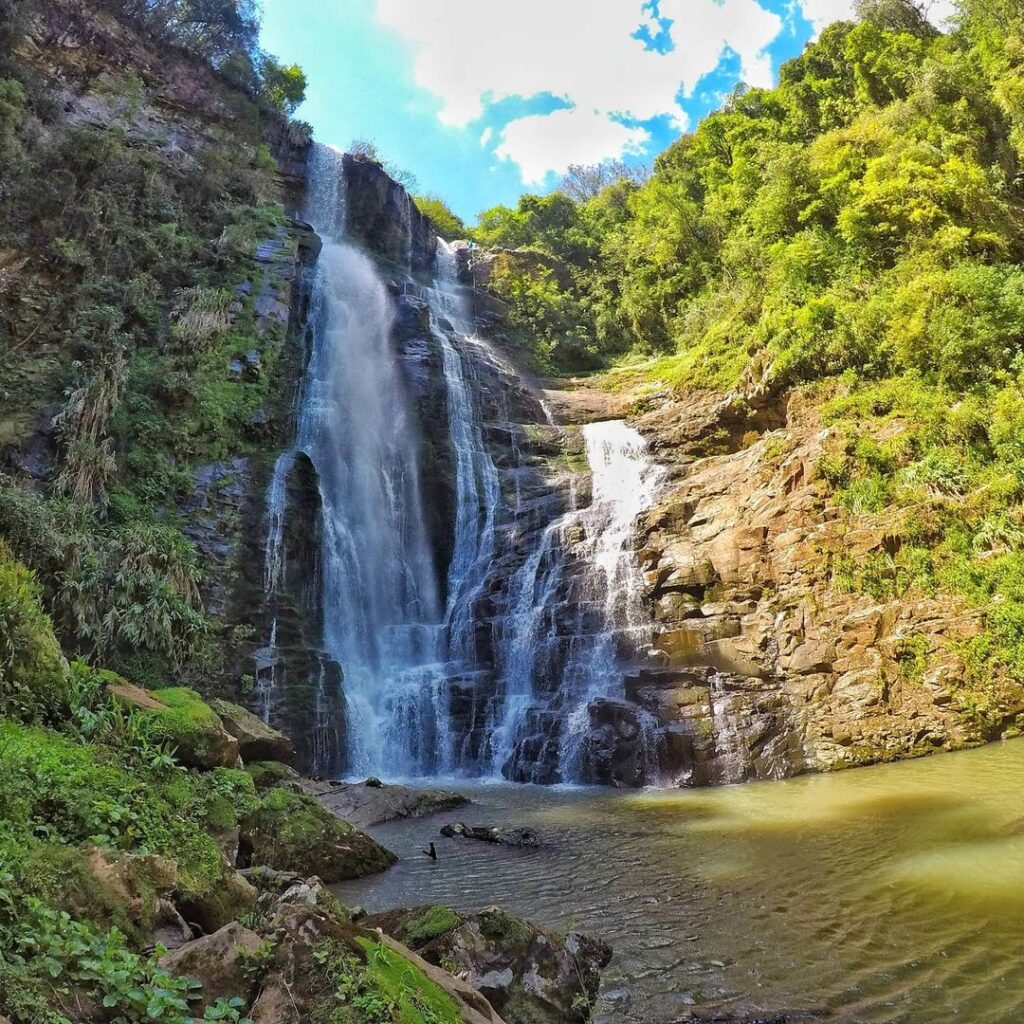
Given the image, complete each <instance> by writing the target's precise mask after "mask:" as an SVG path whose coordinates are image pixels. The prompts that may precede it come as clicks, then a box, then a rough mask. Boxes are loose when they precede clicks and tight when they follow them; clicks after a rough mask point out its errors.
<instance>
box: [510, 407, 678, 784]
mask: <svg viewBox="0 0 1024 1024" xmlns="http://www.w3.org/2000/svg"><path fill="white" fill-rule="evenodd" d="M582 432H583V436H584V439H585V442H586V451H587V461H588V464H589V466H590V470H591V473H592V481H593V483H592V496H591V501H590V504H589V505H587V506H585V507H583V508H577V507H575V501H573V502H572V503H571V505H570V509H569V510H568V511H567V512H566V513H565V514H564V515H562V516H561V517H560V518H559V519H556V520H555V521H554V522H552V523H550V524H549V525H548V527H547V528H546V529H545V530H544V532H543V534H542V536H541V540H540V542H539V544H538V545H537V547H536V548H535V550H534V551H533V552H532V553H531V555H530V556H529V557H528V558H527V559H526V561H525V562H524V563H523V565H522V566H521V568H520V569H519V571H518V572H517V573H516V575H515V576H514V578H513V579H512V582H511V586H510V588H509V594H510V596H509V610H508V614H507V617H506V622H505V629H504V634H503V637H502V642H501V645H500V654H501V671H502V684H503V685H502V690H503V699H502V702H501V705H500V707H499V708H498V712H497V714H496V716H495V720H494V721H493V722H492V726H491V730H490V732H491V736H492V745H491V761H492V766H493V769H494V771H495V773H498V772H500V773H502V774H505V775H511V776H512V777H517V778H521V779H524V780H527V781H541V780H540V779H538V776H537V775H536V772H537V771H538V769H539V770H541V771H544V770H545V768H544V766H545V765H546V764H548V765H549V764H550V761H551V758H547V757H545V756H544V750H543V749H542V750H541V751H539V752H538V750H537V749H532V750H528V751H527V750H524V747H525V746H527V745H529V743H530V740H531V737H530V735H529V724H530V722H531V720H536V719H538V718H541V717H543V716H547V717H549V718H550V719H552V720H553V722H554V723H555V724H553V725H552V726H551V727H549V729H548V734H547V738H546V741H545V746H550V745H551V744H552V743H557V744H558V754H557V766H558V767H557V772H556V773H554V774H552V775H549V776H545V777H544V779H543V781H553V780H560V781H564V782H580V781H588V775H589V774H590V773H589V769H588V764H587V750H586V740H587V736H588V734H589V732H590V727H591V707H592V704H593V703H594V702H595V701H597V700H601V699H605V700H607V699H621V698H622V697H623V696H624V694H623V683H622V680H623V667H624V663H626V662H628V660H629V657H630V655H631V654H633V653H635V652H636V651H637V650H638V649H639V648H640V647H641V646H643V645H644V644H645V643H646V642H649V640H650V629H649V625H648V623H647V621H646V617H645V615H644V613H643V609H642V606H641V600H640V598H641V588H642V578H641V575H640V571H639V567H638V566H637V564H636V561H635V559H634V557H633V553H632V550H631V544H630V541H631V537H632V529H633V525H634V523H635V522H636V519H637V517H638V516H640V515H641V514H642V513H643V512H644V511H645V510H646V509H647V508H649V507H650V505H651V504H652V502H653V500H654V496H655V493H656V491H657V488H658V486H659V485H660V482H661V479H662V475H663V474H662V471H661V469H660V468H659V467H658V466H656V465H655V464H653V463H652V462H651V460H650V458H649V456H648V453H647V446H646V444H645V442H644V440H643V438H642V437H641V436H640V435H639V434H638V433H637V432H636V431H635V430H634V429H633V428H632V427H629V426H628V425H627V424H625V423H623V422H621V421H609V422H602V423H593V424H589V425H587V426H585V427H583V430H582ZM572 572H575V573H576V579H575V580H574V581H569V580H567V575H568V574H569V573H572ZM566 591H569V592H572V591H575V597H576V598H577V600H576V601H575V602H574V604H575V609H574V615H573V617H572V621H571V627H572V628H571V629H569V630H568V631H567V630H566V628H565V624H564V623H562V622H560V621H559V620H558V618H557V617H556V616H555V615H554V614H552V606H553V604H554V598H555V595H556V594H558V593H559V592H566ZM538 681H544V683H545V685H544V688H543V690H538V687H537V682H538ZM636 713H637V715H638V717H640V719H641V729H642V732H643V736H642V738H641V747H642V748H646V749H642V750H641V753H640V758H641V760H642V761H644V762H645V769H646V770H647V771H648V773H649V772H651V771H653V770H654V769H655V768H656V762H657V755H656V751H655V750H654V749H653V747H654V745H655V743H656V740H655V739H654V730H653V729H652V728H648V726H651V725H653V723H651V722H648V721H647V720H646V719H647V717H649V716H645V714H644V713H642V712H640V710H639V709H637V712H636ZM534 739H535V738H534ZM535 746H536V743H535V742H534V747H535ZM523 755H525V756H523Z"/></svg>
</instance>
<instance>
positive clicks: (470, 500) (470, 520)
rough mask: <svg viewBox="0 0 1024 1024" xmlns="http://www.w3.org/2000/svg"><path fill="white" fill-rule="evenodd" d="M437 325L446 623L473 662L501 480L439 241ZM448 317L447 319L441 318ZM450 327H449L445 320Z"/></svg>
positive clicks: (447, 255) (450, 266)
mask: <svg viewBox="0 0 1024 1024" xmlns="http://www.w3.org/2000/svg"><path fill="white" fill-rule="evenodd" d="M428 296H429V302H430V306H431V311H432V312H433V314H434V315H433V317H432V330H433V334H434V337H435V339H436V340H437V341H438V343H439V344H440V346H441V354H442V359H443V364H444V380H445V392H446V397H447V403H446V404H447V411H448V435H449V443H450V445H451V448H452V451H453V453H454V455H455V532H454V543H453V545H452V559H451V563H450V564H449V567H448V595H447V602H446V611H445V625H446V627H447V634H448V654H449V657H452V658H459V659H463V660H465V661H468V662H472V661H474V659H475V654H474V650H473V633H474V629H475V615H474V610H475V606H476V598H477V596H478V595H479V593H480V592H481V589H482V587H483V586H484V584H485V582H486V579H487V572H488V570H489V568H490V565H491V561H492V559H493V558H494V554H495V522H496V518H497V513H498V506H499V504H500V502H501V484H500V482H499V480H498V471H497V469H496V468H495V465H494V461H493V459H492V458H491V456H490V454H489V453H488V451H487V447H486V445H485V444H484V438H483V431H482V429H481V423H480V415H479V413H478V411H477V409H476V404H475V402H474V397H473V394H472V391H471V388H470V384H471V380H470V379H469V378H468V376H467V366H468V365H471V364H469V363H468V361H467V360H465V359H463V356H462V354H461V353H460V352H459V350H458V349H457V348H456V347H455V344H454V342H453V341H452V338H454V337H455V336H459V337H460V340H462V342H463V343H472V342H473V340H474V339H473V337H472V334H471V331H470V330H469V328H468V326H467V316H466V313H465V305H464V298H463V295H462V293H461V289H460V288H459V285H458V281H457V277H456V268H455V257H454V254H453V253H452V251H451V249H450V248H449V247H448V245H447V244H446V243H445V242H443V241H441V242H440V243H439V249H438V256H437V270H436V274H435V284H434V287H433V288H432V289H430V290H429V292H428ZM440 321H444V323H442V322H440ZM446 324H447V325H450V326H451V327H452V330H451V331H446V330H445V329H444V327H445V325H446Z"/></svg>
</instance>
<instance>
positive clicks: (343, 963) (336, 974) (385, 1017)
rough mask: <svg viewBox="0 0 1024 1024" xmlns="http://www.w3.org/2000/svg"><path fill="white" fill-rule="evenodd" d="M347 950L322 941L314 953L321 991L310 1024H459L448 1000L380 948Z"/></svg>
mask: <svg viewBox="0 0 1024 1024" xmlns="http://www.w3.org/2000/svg"><path fill="white" fill-rule="evenodd" d="M357 943H358V945H357V946H355V947H350V946H348V945H346V944H344V943H342V942H338V941H335V940H327V941H324V942H321V943H320V944H319V945H317V946H316V947H315V948H314V950H313V960H314V963H315V964H316V966H317V968H318V975H319V977H320V979H321V982H320V986H321V988H323V989H324V991H323V994H322V996H321V998H320V999H319V1000H318V1003H317V1005H316V1006H315V1007H314V1010H313V1013H312V1019H313V1022H314V1024H458V1022H459V1021H460V1020H461V1019H462V1015H461V1014H460V1012H459V1008H458V1006H457V1005H456V1004H455V1001H454V1000H453V999H452V997H451V996H449V995H448V993H446V992H445V991H444V990H443V989H442V988H441V987H440V986H439V985H437V984H435V983H434V982H432V981H431V980H430V979H429V978H427V976H426V975H425V974H424V973H423V972H422V971H421V970H420V969H419V968H418V967H416V966H415V965H414V964H412V963H411V962H410V961H408V960H406V959H405V958H404V957H402V956H400V955H399V954H398V953H396V952H394V951H393V950H392V949H390V948H389V947H388V946H386V945H385V944H384V943H376V942H373V941H371V940H369V939H364V938H360V939H358V940H357Z"/></svg>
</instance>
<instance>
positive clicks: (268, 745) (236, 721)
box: [210, 700, 295, 763]
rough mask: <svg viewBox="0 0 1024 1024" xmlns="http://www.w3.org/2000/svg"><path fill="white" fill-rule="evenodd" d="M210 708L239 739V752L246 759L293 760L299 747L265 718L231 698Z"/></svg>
mask: <svg viewBox="0 0 1024 1024" xmlns="http://www.w3.org/2000/svg"><path fill="white" fill-rule="evenodd" d="M210 707H211V708H213V710H214V711H215V712H216V713H217V715H218V716H219V717H220V720H221V724H222V725H223V726H224V728H225V729H226V730H227V732H229V733H230V734H231V735H232V736H234V737H235V739H236V740H238V753H239V754H240V755H241V758H242V760H243V761H245V762H249V761H280V762H285V763H287V762H290V761H291V760H292V758H293V757H294V756H295V747H294V746H293V745H292V741H291V740H290V739H288V737H287V736H285V735H284V733H280V732H278V731H277V730H276V729H271V728H270V726H269V725H267V724H266V722H264V721H263V719H261V718H259V717H258V716H257V715H254V714H253V713H252V712H251V711H249V710H248V709H247V708H243V707H242V706H241V705H239V704H232V703H231V702H230V701H227V700H212V701H210Z"/></svg>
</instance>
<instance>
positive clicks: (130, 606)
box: [0, 474, 206, 665]
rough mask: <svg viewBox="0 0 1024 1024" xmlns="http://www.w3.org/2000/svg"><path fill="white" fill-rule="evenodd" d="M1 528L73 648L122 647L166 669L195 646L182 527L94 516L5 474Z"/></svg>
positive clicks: (0, 484) (196, 609)
mask: <svg viewBox="0 0 1024 1024" xmlns="http://www.w3.org/2000/svg"><path fill="white" fill-rule="evenodd" d="M149 515H150V516H152V513H150V514H149ZM154 518H155V517H154ZM0 530H2V531H3V533H4V534H5V536H6V538H7V540H8V542H9V544H10V546H11V549H12V551H13V552H14V554H15V555H16V556H17V557H18V558H20V559H21V560H23V561H24V562H25V563H26V564H28V565H31V566H33V567H34V568H35V570H36V572H37V573H38V574H39V577H40V579H41V581H42V583H43V587H42V593H43V597H44V599H45V603H46V606H47V608H48V610H49V612H50V614H51V616H52V617H53V620H54V625H55V627H56V630H57V632H58V635H59V636H61V638H62V639H63V640H64V641H65V642H66V643H67V644H68V645H69V646H70V647H71V648H72V649H73V650H75V651H77V652H81V653H88V654H90V655H93V656H96V657H99V658H103V659H106V660H114V661H116V657H117V654H118V652H119V651H122V650H126V649H131V650H140V649H141V650H145V651H148V652H151V653H152V654H153V655H154V656H156V657H159V658H162V659H166V661H167V662H168V663H169V664H171V665H174V664H180V663H181V662H182V661H183V660H185V659H186V658H188V657H190V656H192V655H194V654H195V653H196V651H197V650H198V648H199V645H200V643H201V642H202V640H203V637H204V634H205V631H206V622H205V620H204V618H203V616H202V613H201V611H200V601H199V590H198V583H199V571H198V568H197V566H196V561H195V555H194V552H193V550H192V547H191V545H190V544H189V543H188V542H187V541H186V540H185V538H184V537H183V535H182V534H181V533H180V531H179V530H177V529H175V528H174V527H171V526H169V525H167V524H166V523H157V522H155V521H154V519H152V518H151V519H149V521H145V520H143V521H129V522H124V523H117V522H114V521H113V520H112V519H110V518H108V519H101V518H100V517H99V515H98V513H97V512H96V510H94V509H92V508H88V507H85V506H82V505H80V504H78V503H76V502H74V501H66V500H63V499H49V500H48V499H46V498H43V497H40V496H39V495H38V494H36V493H34V492H31V491H28V490H23V489H21V488H19V487H17V486H16V485H15V484H14V483H13V481H10V480H9V478H7V477H4V476H3V475H2V474H0Z"/></svg>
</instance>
